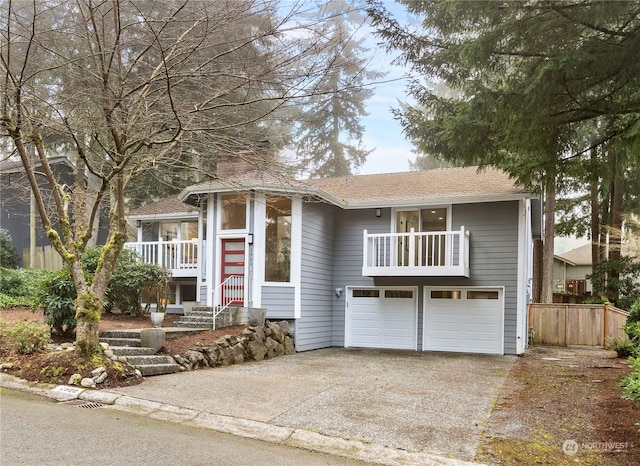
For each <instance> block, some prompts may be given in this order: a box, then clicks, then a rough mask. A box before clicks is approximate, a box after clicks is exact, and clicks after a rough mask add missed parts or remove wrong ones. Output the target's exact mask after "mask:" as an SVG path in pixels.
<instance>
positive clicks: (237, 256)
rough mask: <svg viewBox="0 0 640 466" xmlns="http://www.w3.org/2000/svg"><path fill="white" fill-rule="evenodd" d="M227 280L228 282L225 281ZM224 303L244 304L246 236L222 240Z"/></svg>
mask: <svg viewBox="0 0 640 466" xmlns="http://www.w3.org/2000/svg"><path fill="white" fill-rule="evenodd" d="M225 281H226V283H225ZM221 282H222V283H225V284H224V285H223V286H222V303H221V304H222V305H225V304H237V305H240V306H242V305H243V304H244V238H238V239H223V240H222V280H221Z"/></svg>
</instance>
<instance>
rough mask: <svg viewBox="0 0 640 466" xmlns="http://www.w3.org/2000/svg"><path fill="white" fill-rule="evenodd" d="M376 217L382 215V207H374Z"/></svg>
mask: <svg viewBox="0 0 640 466" xmlns="http://www.w3.org/2000/svg"><path fill="white" fill-rule="evenodd" d="M376 217H378V218H380V217H382V209H380V208H377V209H376Z"/></svg>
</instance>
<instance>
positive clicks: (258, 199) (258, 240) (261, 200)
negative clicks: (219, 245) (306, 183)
mask: <svg viewBox="0 0 640 466" xmlns="http://www.w3.org/2000/svg"><path fill="white" fill-rule="evenodd" d="M266 217H267V201H266V197H265V195H264V193H256V195H255V197H254V199H253V280H252V281H253V284H254V287H255V288H254V290H253V305H254V306H255V307H262V287H263V285H264V283H265V282H264V248H265V238H264V230H265V218H266Z"/></svg>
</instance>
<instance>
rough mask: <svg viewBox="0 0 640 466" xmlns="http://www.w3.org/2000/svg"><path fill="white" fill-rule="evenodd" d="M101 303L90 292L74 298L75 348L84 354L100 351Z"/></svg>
mask: <svg viewBox="0 0 640 466" xmlns="http://www.w3.org/2000/svg"><path fill="white" fill-rule="evenodd" d="M101 314H102V304H101V303H100V301H99V300H98V299H96V297H95V296H93V294H91V293H82V294H79V295H78V298H77V299H76V320H77V327H76V348H77V349H78V351H79V352H80V353H81V354H82V355H84V356H91V355H93V354H96V353H98V352H100V331H99V326H100V316H101Z"/></svg>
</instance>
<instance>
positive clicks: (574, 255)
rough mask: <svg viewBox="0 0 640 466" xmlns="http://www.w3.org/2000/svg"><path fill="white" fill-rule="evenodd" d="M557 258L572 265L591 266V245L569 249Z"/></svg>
mask: <svg viewBox="0 0 640 466" xmlns="http://www.w3.org/2000/svg"><path fill="white" fill-rule="evenodd" d="M557 257H559V258H561V259H563V260H565V261H568V262H570V263H572V264H573V265H591V243H587V244H584V245H582V246H580V247H577V248H575V249H571V250H570V251H567V252H565V253H563V254H558V255H557Z"/></svg>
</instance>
